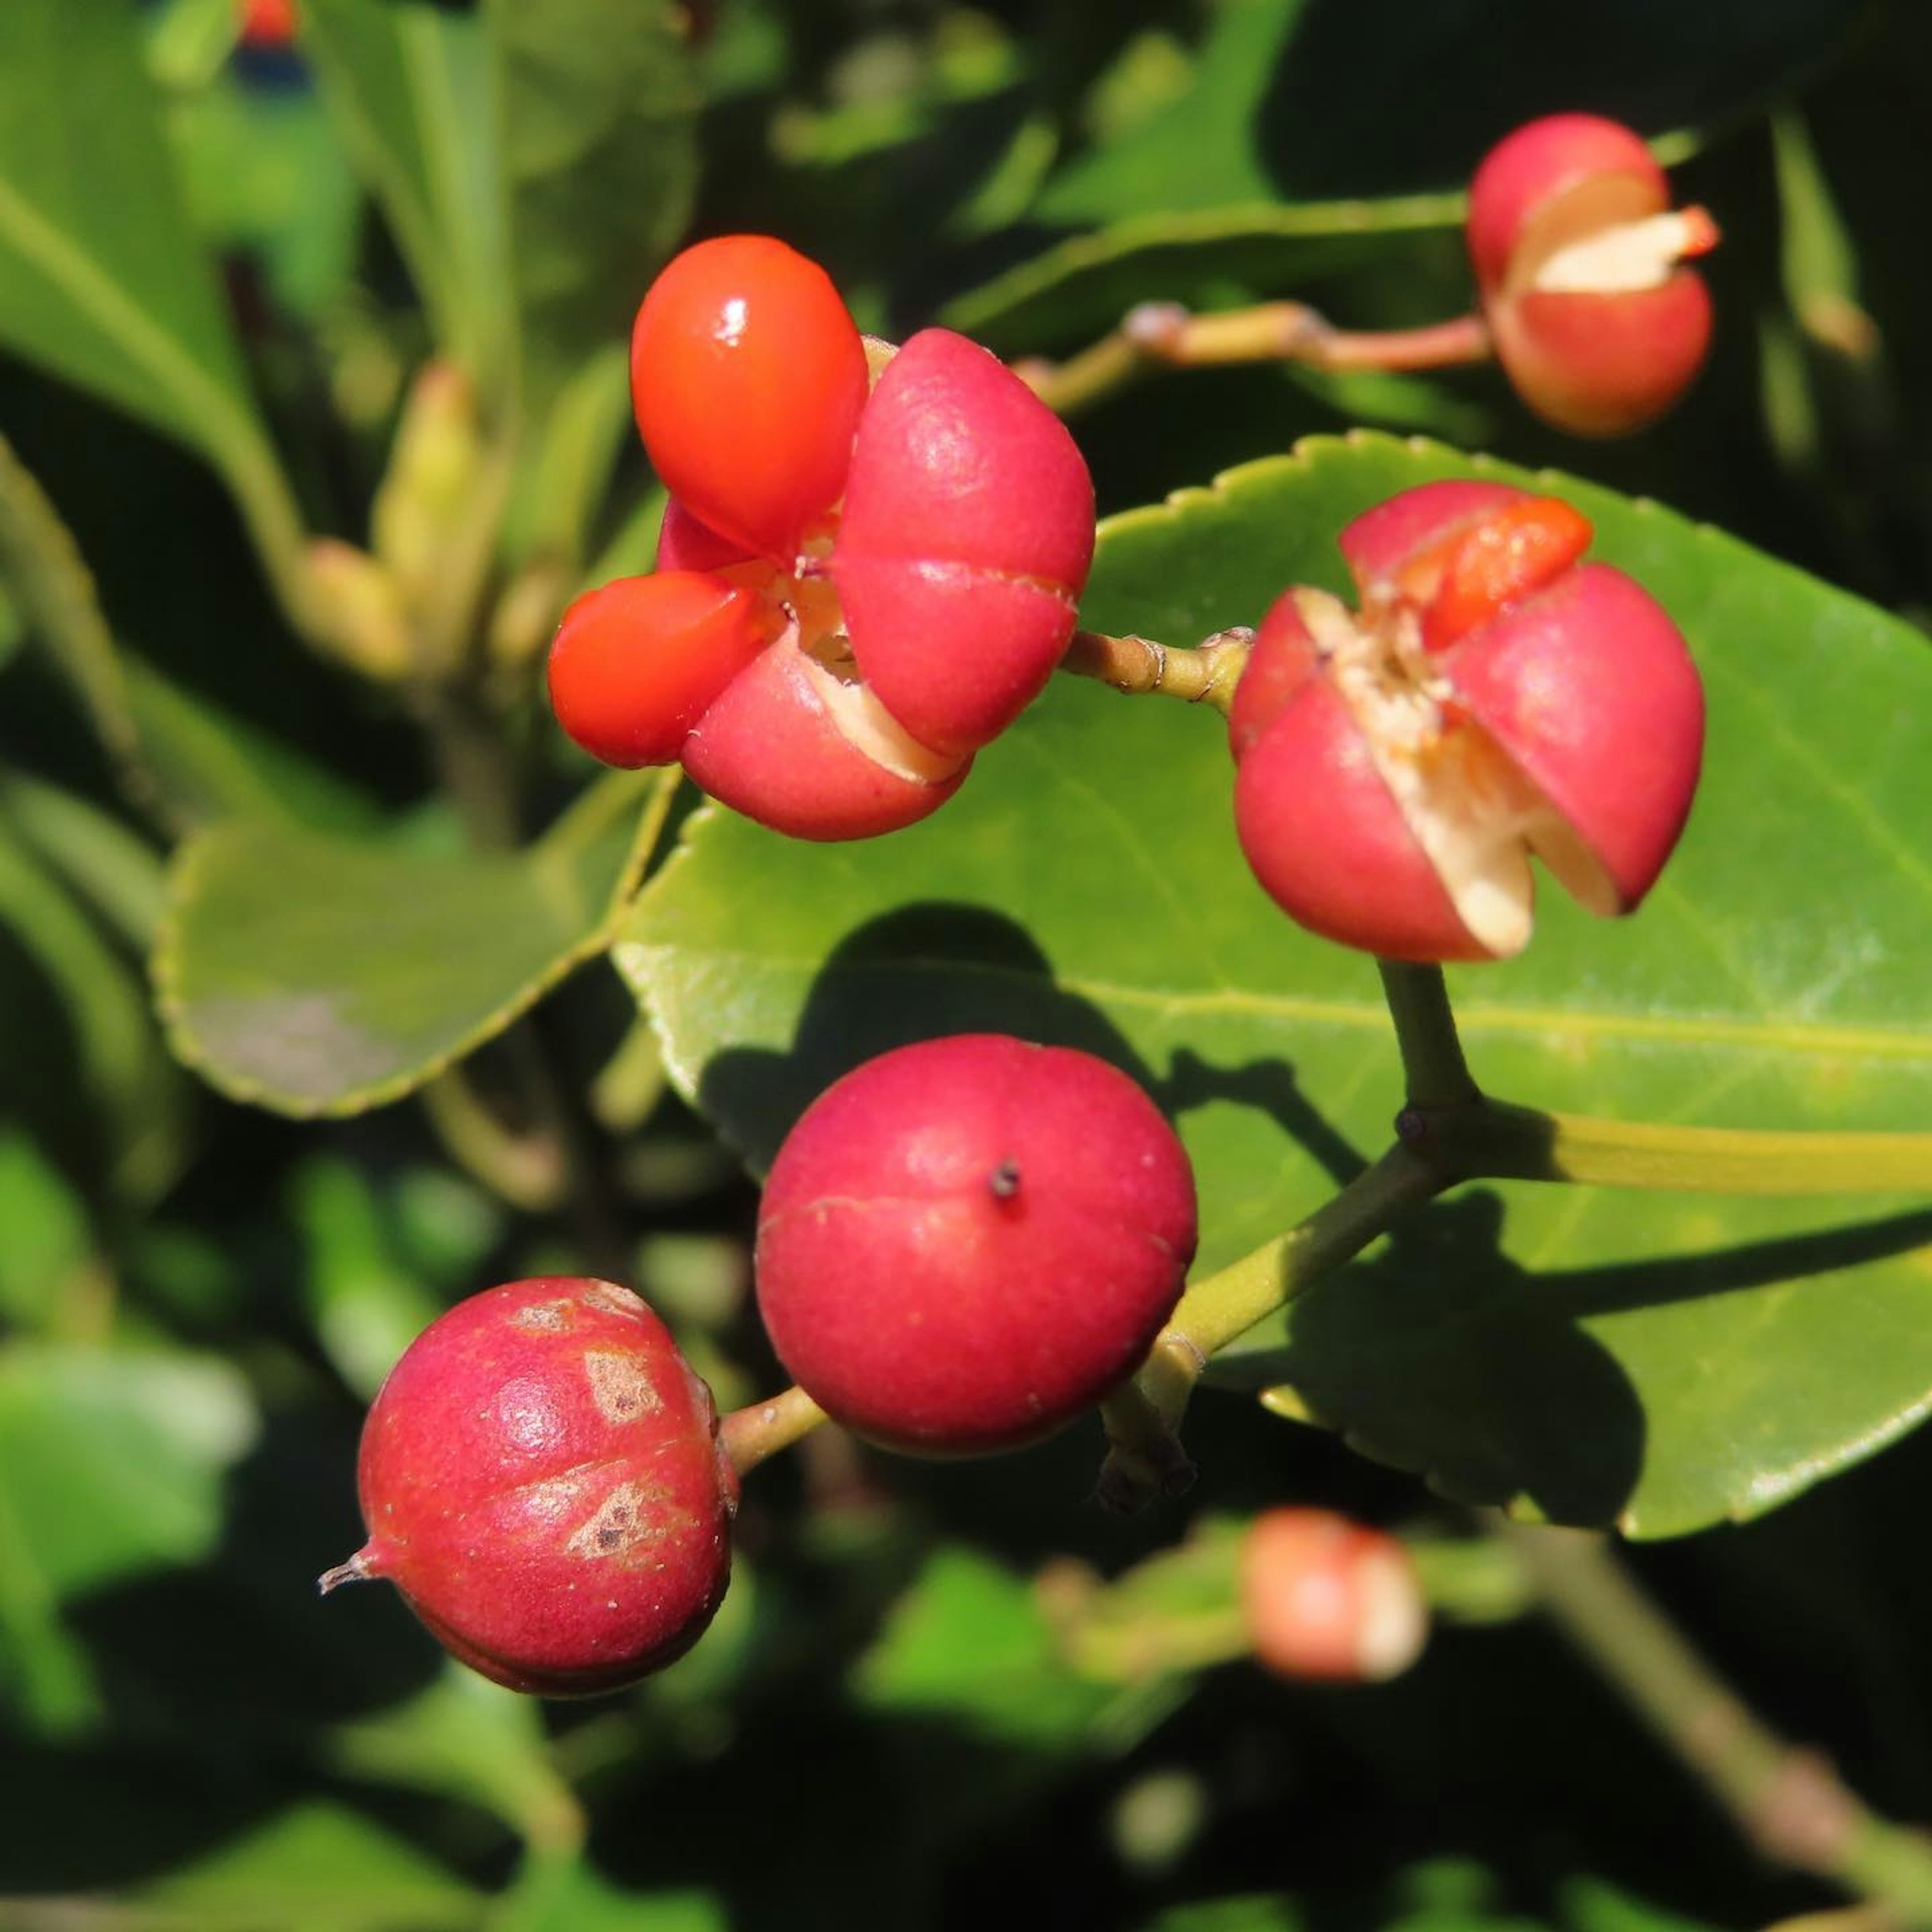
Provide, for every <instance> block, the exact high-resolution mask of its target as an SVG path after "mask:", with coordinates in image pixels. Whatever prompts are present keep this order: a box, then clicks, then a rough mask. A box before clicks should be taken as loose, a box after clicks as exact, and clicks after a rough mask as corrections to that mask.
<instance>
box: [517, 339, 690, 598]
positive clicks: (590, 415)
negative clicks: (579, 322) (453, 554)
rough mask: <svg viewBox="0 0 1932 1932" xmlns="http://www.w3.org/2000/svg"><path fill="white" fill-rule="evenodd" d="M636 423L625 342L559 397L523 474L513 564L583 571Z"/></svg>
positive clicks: (591, 359) (599, 355)
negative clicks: (596, 521) (593, 529)
mask: <svg viewBox="0 0 1932 1932" xmlns="http://www.w3.org/2000/svg"><path fill="white" fill-rule="evenodd" d="M630 428H631V372H630V358H629V356H628V355H627V354H626V353H625V350H624V348H623V347H622V344H621V343H618V342H613V343H610V344H606V345H605V347H604V348H603V349H602V350H598V351H593V352H592V353H590V354H589V355H588V356H586V358H585V359H584V360H583V363H582V365H581V366H580V368H578V369H577V371H576V372H575V373H574V374H573V375H572V376H571V377H569V378H568V380H567V381H566V382H565V383H564V384H563V386H562V388H561V389H559V391H558V392H557V394H556V398H555V399H554V401H553V404H552V407H551V408H550V414H549V416H548V419H547V421H546V422H544V426H543V430H542V434H541V439H540V440H539V442H538V445H537V448H536V451H535V455H534V458H532V460H531V461H530V462H529V463H527V464H526V465H525V466H524V467H523V469H522V471H521V472H520V474H519V475H518V476H517V481H516V484H515V486H514V490H513V492H512V494H511V501H510V511H509V517H508V522H507V524H506V526H505V532H504V547H505V550H506V551H507V553H508V557H509V559H510V561H511V564H512V565H520V564H523V563H527V562H530V561H531V560H532V559H538V558H540V559H543V560H544V561H546V562H552V561H554V562H559V563H561V564H562V565H565V567H566V568H569V569H571V570H575V569H577V568H580V567H581V565H582V563H583V551H584V547H585V543H586V538H587V535H588V533H589V529H590V525H591V520H592V517H595V514H596V513H597V510H598V505H600V504H601V502H602V500H603V497H604V491H605V490H606V488H607V487H608V485H609V483H610V472H611V469H612V468H613V466H614V465H615V464H616V460H617V454H618V452H619V450H620V449H622V447H623V445H624V441H625V437H626V435H627V434H628V432H629V431H630ZM653 534H655V532H653Z"/></svg>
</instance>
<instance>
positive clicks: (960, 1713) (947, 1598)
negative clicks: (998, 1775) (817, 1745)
mask: <svg viewBox="0 0 1932 1932" xmlns="http://www.w3.org/2000/svg"><path fill="white" fill-rule="evenodd" d="M855 1683H856V1690H857V1693H858V1697H859V1701H860V1703H862V1704H864V1705H865V1706H868V1707H869V1708H871V1709H874V1710H878V1711H889V1712H896V1713H898V1714H901V1715H915V1716H919V1717H922V1718H947V1719H949V1720H950V1721H952V1722H953V1724H956V1725H957V1726H959V1727H960V1728H961V1729H962V1730H964V1731H965V1733H967V1734H968V1736H972V1737H974V1738H977V1739H981V1740H983V1741H985V1742H989V1743H990V1742H998V1743H1001V1744H1003V1745H1023V1746H1025V1747H1028V1748H1031V1749H1033V1750H1036V1751H1065V1750H1076V1749H1078V1748H1080V1747H1081V1745H1082V1744H1083V1743H1084V1742H1086V1741H1087V1740H1088V1739H1089V1737H1090V1736H1091V1734H1092V1733H1093V1732H1094V1729H1095V1727H1096V1725H1097V1721H1099V1720H1100V1718H1101V1717H1102V1715H1103V1713H1105V1712H1107V1711H1108V1709H1109V1707H1110V1706H1115V1705H1116V1704H1117V1703H1118V1701H1119V1700H1118V1694H1116V1693H1115V1692H1114V1691H1112V1690H1111V1689H1109V1688H1108V1687H1106V1686H1105V1685H1097V1684H1093V1683H1088V1682H1084V1681H1082V1679H1079V1678H1077V1677H1076V1676H1073V1674H1072V1673H1070V1671H1068V1670H1067V1667H1066V1666H1065V1664H1064V1661H1062V1659H1061V1656H1060V1655H1059V1652H1058V1650H1057V1649H1056V1648H1055V1644H1054V1641H1053V1633H1052V1627H1051V1626H1050V1625H1049V1623H1048V1622H1047V1619H1046V1614H1045V1613H1044V1611H1043V1610H1042V1608H1041V1607H1040V1600H1039V1598H1038V1596H1037V1594H1036V1592H1035V1591H1034V1587H1033V1586H1032V1585H1031V1583H1028V1582H1027V1581H1026V1580H1024V1579H1023V1578H1021V1577H1016V1576H1015V1575H1013V1574H1012V1572H1011V1571H1008V1570H1006V1569H1004V1568H1001V1565H998V1564H997V1563H995V1562H991V1561H990V1560H989V1559H987V1558H986V1557H984V1556H980V1555H979V1554H978V1553H977V1552H975V1551H973V1550H967V1549H965V1548H963V1547H962V1548H948V1549H943V1550H938V1551H936V1552H935V1553H934V1554H933V1556H932V1557H931V1559H929V1561H928V1562H927V1563H926V1567H925V1568H924V1569H923V1570H922V1571H921V1572H920V1573H919V1576H918V1577H917V1578H916V1580H914V1582H913V1584H912V1586H910V1589H907V1592H906V1594H905V1595H904V1596H903V1597H902V1598H901V1599H900V1600H899V1601H898V1604H896V1605H895V1607H894V1609H893V1611H892V1616H891V1618H890V1619H889V1622H888V1623H887V1625H886V1628H885V1630H884V1631H883V1633H882V1634H881V1635H880V1638H879V1640H878V1642H877V1643H876V1644H875V1645H874V1646H873V1648H872V1649H871V1650H870V1651H869V1652H867V1654H866V1655H865V1657H864V1658H862V1659H861V1660H860V1661H859V1666H858V1670H857V1674H856V1679H855Z"/></svg>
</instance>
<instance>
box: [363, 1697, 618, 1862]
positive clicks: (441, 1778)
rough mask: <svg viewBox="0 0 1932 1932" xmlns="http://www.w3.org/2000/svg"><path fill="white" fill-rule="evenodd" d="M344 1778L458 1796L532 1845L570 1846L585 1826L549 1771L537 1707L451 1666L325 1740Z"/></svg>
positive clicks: (564, 1787) (566, 1790) (561, 1784)
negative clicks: (414, 1692) (411, 1694)
mask: <svg viewBox="0 0 1932 1932" xmlns="http://www.w3.org/2000/svg"><path fill="white" fill-rule="evenodd" d="M328 1754H329V1759H330V1760H331V1762H332V1764H333V1765H334V1766H335V1767H336V1768H337V1769H340V1770H341V1771H342V1772H344V1773H346V1774H347V1775H348V1776H350V1777H352V1778H366V1779H368V1780H370V1781H373V1782H375V1783H377V1784H390V1785H396V1786H402V1787H409V1788H411V1789H413V1790H422V1791H431V1792H434V1793H438V1794H440V1795H442V1796H448V1797H452V1798H460V1799H464V1800H465V1801H466V1802H469V1803H471V1804H474V1805H480V1806H481V1807H482V1808H484V1810H486V1811H490V1812H492V1813H493V1814H495V1815H496V1817H499V1818H500V1819H501V1820H502V1822H503V1823H505V1825H507V1826H508V1827H509V1828H510V1829H511V1831H513V1832H516V1833H517V1835H519V1836H520V1837H521V1838H525V1839H526V1840H527V1841H530V1842H531V1843H533V1844H544V1845H546V1846H555V1845H557V1844H569V1843H574V1842H575V1841H577V1838H580V1835H581V1834H582V1832H583V1817H582V1814H580V1812H579V1811H578V1809H577V1802H576V1800H575V1799H574V1798H573V1797H572V1796H571V1792H570V1787H568V1785H567V1784H565V1782H564V1781H563V1780H562V1778H560V1777H559V1775H558V1774H557V1772H556V1770H555V1769H554V1768H553V1766H552V1765H551V1763H550V1756H549V1742H548V1739H547V1737H546V1736H545V1734H544V1723H543V1714H542V1709H541V1706H539V1705H538V1703H536V1702H535V1700H533V1699H531V1698H529V1697H519V1696H517V1694H516V1693H514V1691H505V1690H504V1689H503V1688H502V1686H501V1685H496V1684H492V1683H490V1682H488V1681H487V1679H484V1678H481V1677H479V1676H478V1675H477V1674H476V1673H475V1671H473V1670H469V1669H467V1668H466V1667H464V1666H463V1665H461V1664H457V1663H455V1662H454V1661H452V1662H450V1663H449V1664H446V1666H445V1667H444V1669H443V1672H442V1674H441V1675H440V1676H438V1678H437V1680H436V1682H434V1684H432V1685H431V1686H430V1688H428V1690H427V1691H422V1692H421V1693H420V1694H418V1695H417V1696H416V1697H412V1698H410V1700H408V1702H407V1703H404V1704H401V1705H399V1706H397V1707H396V1708H395V1709H392V1710H387V1711H383V1712H379V1713H378V1714H377V1715H375V1716H374V1717H371V1718H360V1719H359V1720H358V1721H356V1722H355V1723H353V1724H344V1725H341V1726H338V1727H337V1728H336V1729H335V1731H334V1732H333V1733H332V1734H331V1737H330V1740H329V1747H328Z"/></svg>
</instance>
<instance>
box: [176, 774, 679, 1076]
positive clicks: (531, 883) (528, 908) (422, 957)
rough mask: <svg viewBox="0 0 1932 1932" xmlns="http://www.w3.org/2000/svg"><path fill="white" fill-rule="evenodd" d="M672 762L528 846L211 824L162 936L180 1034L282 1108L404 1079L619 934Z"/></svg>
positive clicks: (629, 779)
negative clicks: (411, 842) (451, 845)
mask: <svg viewBox="0 0 1932 1932" xmlns="http://www.w3.org/2000/svg"><path fill="white" fill-rule="evenodd" d="M676 776H677V775H676V772H668V773H667V772H635V773H621V774H613V775H611V776H610V777H607V778H605V779H604V780H602V781H601V782H600V783H599V784H598V785H597V786H595V787H592V790H590V791H589V792H587V793H586V794H585V795H584V796H583V799H580V801H579V802H578V804H577V805H576V806H575V807H574V808H572V809H571V811H569V812H568V813H566V814H565V816H564V817H562V819H561V820H559V821H558V823H556V825H555V826H553V827H552V828H551V829H550V831H549V832H547V833H546V834H545V835H544V837H543V838H541V839H540V840H539V841H538V842H537V843H536V844H534V845H533V846H532V847H529V849H528V850H526V851H524V852H522V853H504V854H500V855H499V854H493V853H471V854H468V855H455V854H447V855H446V854H436V853H416V852H413V851H410V850H405V849H403V848H401V847H398V845H397V844H395V843H393V842H389V843H379V842H377V841H372V840H353V839H349V838H334V837H327V836H323V835H319V834H315V833H309V832H299V831H296V830H294V829H290V828H285V827H283V826H274V825H264V824H255V823H233V824H226V825H217V826H214V828H213V829H211V830H209V831H208V832H202V833H201V834H199V835H197V836H196V837H195V838H193V839H191V840H190V841H188V842H187V844H185V845H184V847H182V848H181V851H180V853H178V856H177V857H176V859H175V865H174V868H173V870H172V874H171V886H170V898H169V914H168V917H167V919H166V923H165V926H164V928H163V932H162V935H161V938H160V943H159V944H158V946H157V949H156V952H155V955H154V980H155V985H156V988H157V995H158V998H159V1000H160V1008H161V1012H162V1014H163V1019H164V1020H165V1021H166V1025H167V1028H168V1031H169V1038H170V1040H171V1041H172V1044H173V1046H174V1048H175V1052H177V1053H178V1055H180V1056H181V1058H182V1059H183V1060H184V1061H187V1063H188V1064H189V1065H190V1066H191V1067H194V1068H196V1070H198V1071H199V1072H200V1073H202V1074H203V1075H204V1076H205V1077H206V1078H207V1079H209V1080H210V1081H211V1082H213V1083H214V1085H217V1086H218V1087H220V1088H221V1089H222V1091H223V1092H225V1093H227V1094H232V1095H233V1097H235V1098H236V1099H237V1100H248V1101H252V1102H254V1103H257V1104H258V1105H260V1106H266V1107H271V1108H273V1109H275V1110H277V1111H278V1112H283V1113H287V1114H293V1115H317V1114H349V1113H359V1112H363V1111H365V1109H368V1108H371V1107H375V1106H383V1105H384V1104H385V1103H387V1102H389V1101H391V1100H398V1099H400V1098H401V1097H402V1096H403V1095H404V1094H408V1093H410V1092H412V1091H414V1089H416V1088H418V1087H419V1086H421V1085H422V1084H423V1082H425V1081H426V1080H428V1079H432V1078H433V1077H434V1076H435V1075H437V1073H440V1072H442V1071H443V1069H444V1068H446V1067H448V1066H449V1064H451V1063H452V1061H455V1060H456V1059H458V1058H460V1057H461V1056H462V1055H463V1054H466V1053H467V1052H470V1051H471V1050H472V1049H474V1048H475V1047H477V1046H481V1044H482V1043H484V1041H485V1040H490V1039H493V1038H494V1037H496V1035H497V1034H499V1033H501V1032H502V1031H503V1029H504V1028H505V1027H507V1026H508V1025H510V1023H511V1022H512V1021H513V1020H514V1019H516V1018H517V1016H519V1015H520V1014H521V1013H524V1012H526V1010H528V1009H529V1007H531V1006H532V1004H535V1001H537V1000H538V999H539V998H541V996H542V995H543V994H544V992H546V991H547V990H548V989H549V988H550V987H551V986H554V985H555V984H556V983H557V981H558V980H561V979H562V977H564V976H565V974H568V972H570V971H571V969H572V968H574V967H576V966H577V965H580V964H581V963H582V962H583V961H585V960H586V959H589V958H591V957H592V956H594V955H595V953H598V952H601V950H603V949H604V947H606V946H607V944H609V941H610V933H611V932H612V930H613V927H614V924H615V922H616V919H617V918H618V916H619V914H620V913H621V912H622V909H623V907H625V904H627V902H628V899H629V898H630V896H631V893H632V892H634V890H635V889H636V887H637V881H638V880H639V879H640V877H642V875H643V868H644V866H645V865H646V863H647V862H648V861H649V857H650V855H651V853H652V850H653V849H654V848H655V844H656V842H657V838H658V832H659V831H660V830H661V828H662V826H663V823H664V815H665V813H666V811H667V809H668V808H669V805H670V797H671V794H672V792H673V790H674V788H675V786H676Z"/></svg>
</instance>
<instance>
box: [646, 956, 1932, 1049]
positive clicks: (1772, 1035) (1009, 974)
mask: <svg viewBox="0 0 1932 1932" xmlns="http://www.w3.org/2000/svg"><path fill="white" fill-rule="evenodd" d="M629 948H630V950H633V951H634V952H635V953H637V954H639V955H640V956H663V957H664V958H666V959H669V960H670V961H672V962H690V961H693V960H702V961H703V962H705V963H706V965H745V964H749V965H753V966H754V967H757V968H759V969H760V970H761V971H764V972H766V973H772V974H790V975H793V976H796V977H813V978H816V977H818V976H820V974H823V973H824V972H825V970H826V969H825V962H824V961H823V959H818V958H811V959H805V958H799V959H789V958H781V957H778V956H775V955H773V954H772V953H769V952H751V951H747V950H739V949H734V948H731V947H709V946H704V945H701V944H694V943H693V942H692V941H688V940H681V939H664V938H659V939H649V940H645V939H640V940H633V941H630V942H629ZM895 973H898V974H926V973H929V974H936V975H944V976H945V977H948V978H971V977H978V978H983V979H996V980H1007V981H1015V982H1018V981H1023V980H1035V979H1040V978H1042V976H1040V975H1038V974H1028V973H1021V972H1018V971H1014V970H1013V969H1012V968H1007V967H1002V966H996V965H988V964H986V963H983V962H977V961H972V962H962V961H960V960H957V959H893V960H890V961H883V962H880V965H878V966H877V967H874V968H841V969H839V970H838V971H837V972H836V974H835V975H833V976H832V977H838V978H841V979H859V978H863V977H877V976H880V975H883V974H895ZM1043 983H1050V984H1052V985H1053V986H1057V987H1058V988H1059V989H1061V991H1063V992H1070V993H1076V994H1079V995H1081V996H1082V997H1083V998H1088V999H1091V1000H1094V1001H1097V1002H1100V1003H1103V1004H1111V1005H1117V1006H1126V1007H1142V1008H1148V1007H1155V1008H1160V1009H1162V1010H1165V1011H1166V1012H1168V1013H1175V1014H1178V1013H1235V1014H1259V1015H1264V1016H1268V1017H1269V1018H1271V1019H1283V1020H1295V1021H1305V1022H1314V1023H1316V1024H1321V1025H1331V1026H1342V1027H1351V1028H1369V1029H1373V1030H1374V1031H1377V1032H1381V1031H1385V1030H1386V1029H1387V1028H1388V1023H1389V1022H1388V1012H1387V1010H1386V1009H1385V1008H1384V1007H1382V1006H1381V1005H1380V1004H1377V1003H1375V1002H1373V1001H1349V1000H1320V999H1310V998H1307V997H1306V996H1305V995H1294V994H1280V993H1253V992H1247V991H1245V990H1244V989H1241V988H1239V987H1217V988H1214V989H1208V990H1205V991H1204V990H1200V989H1185V990H1180V991H1175V992H1162V991H1160V990H1159V989H1155V988H1152V987H1146V986H1123V985H1120V984H1118V983H1113V982H1110V981H1108V980H1097V979H1092V978H1089V977H1085V976H1084V975H1082V974H1063V975H1060V976H1057V977H1055V978H1054V979H1053V980H1052V981H1050V982H1046V981H1043ZM1457 1025H1458V1026H1459V1027H1460V1028H1461V1029H1462V1031H1463V1032H1464V1033H1466V1034H1473V1033H1490V1034H1518V1035H1522V1036H1524V1037H1540V1036H1543V1035H1547V1034H1565V1035H1568V1036H1569V1037H1572V1038H1574V1037H1578V1036H1582V1037H1585V1038H1587V1039H1592V1040H1641V1041H1649V1042H1654V1043H1662V1044H1666V1045H1676V1046H1725V1047H1734V1048H1737V1049H1747V1048H1754V1049H1759V1050H1760V1051H1761V1050H1763V1049H1766V1048H1772V1049H1778V1050H1781V1051H1784V1052H1790V1053H1796V1054H1816V1055H1835V1056H1843V1055H1858V1056H1863V1057H1864V1058H1874V1059H1888V1060H1904V1061H1918V1060H1923V1061H1932V1032H1924V1033H1917V1032H1909V1031H1893V1030H1891V1029H1888V1028H1883V1027H1876V1026H1820V1025H1814V1024H1805V1025H1777V1024H1772V1023H1769V1022H1763V1021H1757V1020H1738V1019H1724V1018H1721V1017H1717V1016H1709V1017H1706V1016H1701V1015H1698V1014H1695V1013H1658V1014H1646V1013H1574V1012H1571V1011H1569V1010H1566V1009H1565V1008H1563V1007H1535V1006H1520V1007H1519V1006H1487V1007H1486V1006H1472V1005H1469V1004H1463V1005H1460V1006H1459V1007H1457Z"/></svg>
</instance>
